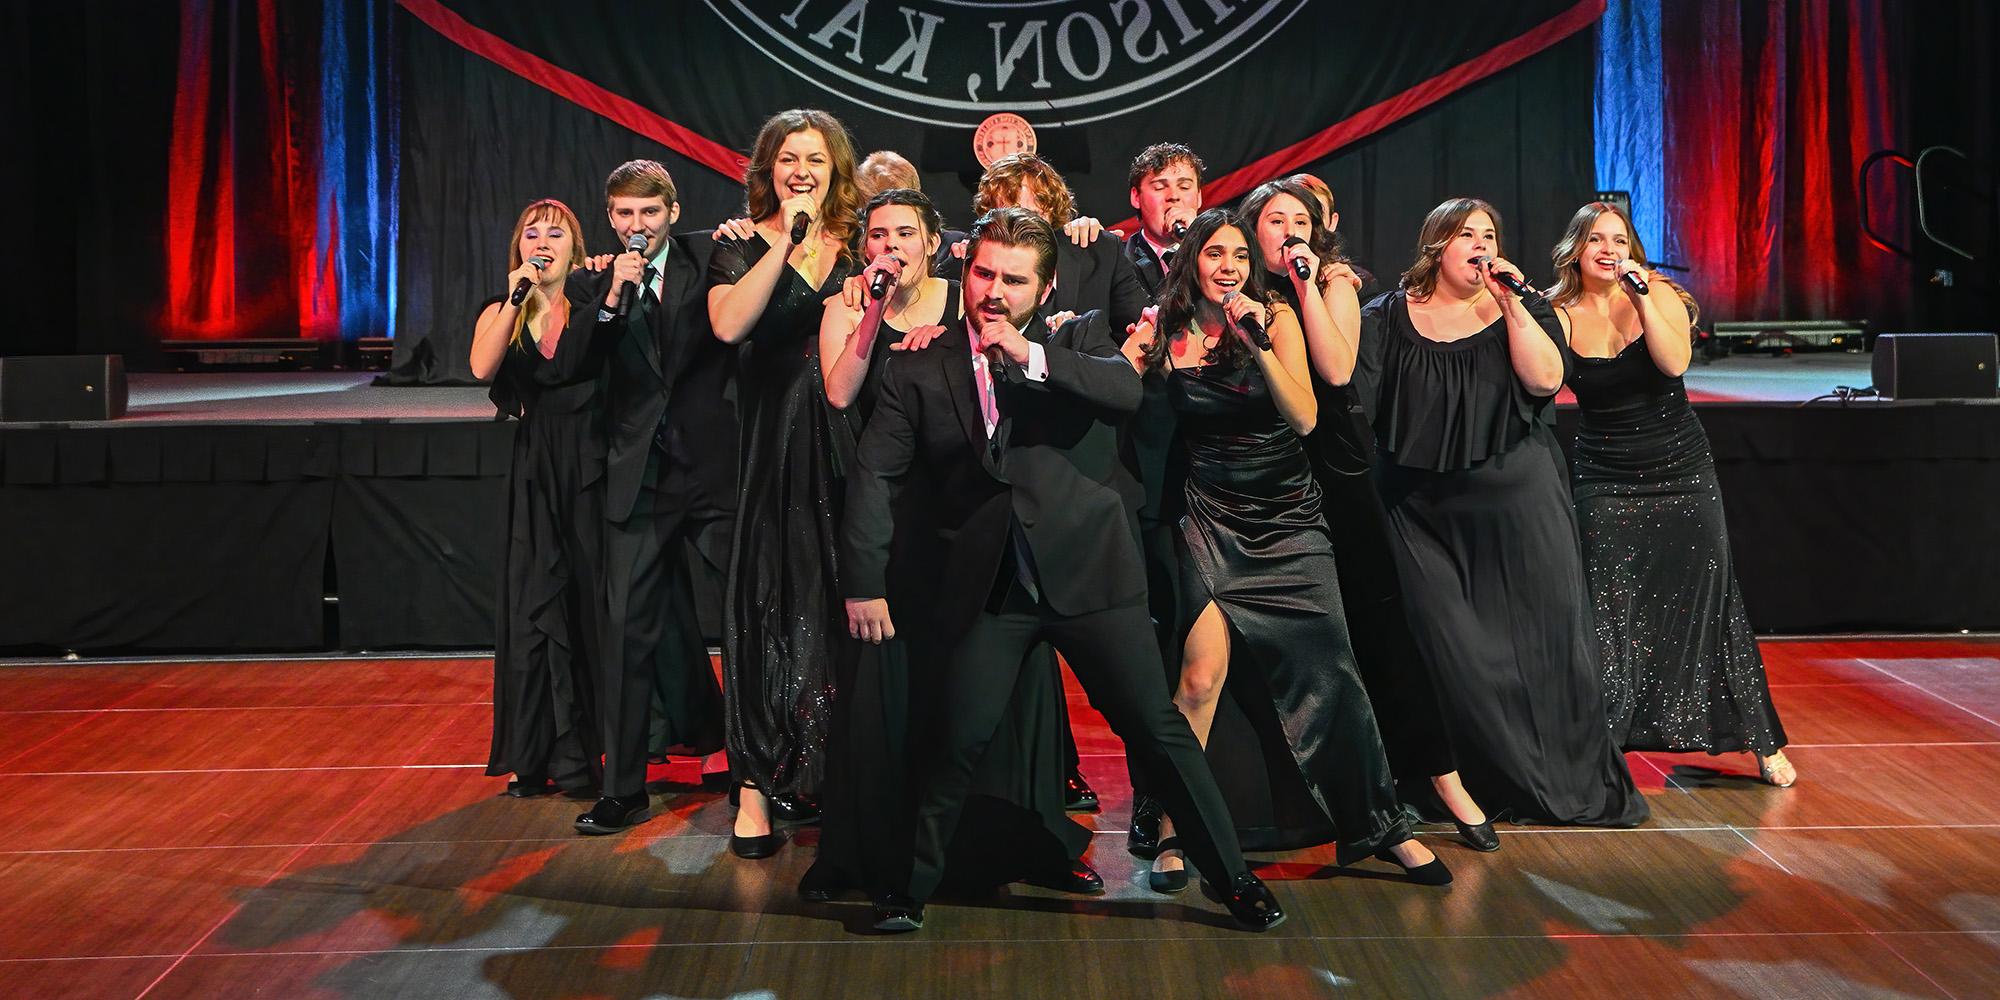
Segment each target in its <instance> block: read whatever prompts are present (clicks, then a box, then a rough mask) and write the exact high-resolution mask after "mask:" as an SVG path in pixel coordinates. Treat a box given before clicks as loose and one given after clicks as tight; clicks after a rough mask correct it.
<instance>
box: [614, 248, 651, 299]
mask: <svg viewBox="0 0 2000 1000" xmlns="http://www.w3.org/2000/svg"><path fill="white" fill-rule="evenodd" d="M649 242H651V241H650V240H648V239H647V238H646V234H645V232H644V231H641V232H636V233H633V234H632V235H630V236H627V237H625V252H626V253H645V252H646V244H647V243H649ZM638 297H639V283H638V282H636V281H635V282H631V283H629V284H627V285H626V286H625V288H624V290H622V291H620V292H619V293H618V310H617V313H618V317H619V318H620V319H623V318H624V317H625V316H626V315H627V314H629V313H631V311H632V301H633V300H634V299H637V298H638Z"/></svg>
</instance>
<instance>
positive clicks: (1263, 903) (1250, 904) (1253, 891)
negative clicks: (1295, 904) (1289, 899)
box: [1210, 871, 1285, 931]
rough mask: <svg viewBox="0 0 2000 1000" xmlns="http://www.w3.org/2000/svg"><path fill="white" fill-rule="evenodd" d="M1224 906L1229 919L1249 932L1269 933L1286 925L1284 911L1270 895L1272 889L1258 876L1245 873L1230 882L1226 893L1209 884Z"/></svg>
mask: <svg viewBox="0 0 2000 1000" xmlns="http://www.w3.org/2000/svg"><path fill="white" fill-rule="evenodd" d="M1210 888H1212V889H1214V890H1215V892H1216V894H1217V895H1218V896H1221V897H1222V905H1223V906H1226V907H1228V908H1229V915H1230V916H1231V917H1234V918H1235V919H1236V924H1237V926H1239V927H1241V928H1243V929H1244V930H1247V931H1268V930H1270V929H1271V928H1273V927H1276V926H1278V925H1279V924H1282V923H1284V922H1285V911H1284V910H1283V909H1282V908H1281V907H1279V906H1278V898H1277V897H1276V896H1273V895H1271V889H1270V887H1269V886H1266V885H1265V884H1264V880H1263V879H1260V878H1258V877H1257V873H1256V872H1249V871H1246V872H1242V873H1239V874H1238V875H1237V876H1236V877H1235V878H1234V879H1231V880H1230V882H1229V887H1228V888H1227V889H1224V888H1222V887H1220V886H1216V885H1214V884H1213V883H1210Z"/></svg>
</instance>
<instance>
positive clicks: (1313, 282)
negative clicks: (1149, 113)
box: [1242, 178, 1500, 851]
mask: <svg viewBox="0 0 2000 1000" xmlns="http://www.w3.org/2000/svg"><path fill="white" fill-rule="evenodd" d="M1323 204H1324V203H1323V202H1322V201H1321V199H1320V198H1319V197H1317V192H1315V191H1314V190H1313V189H1311V188H1309V187H1307V186H1305V185H1304V184H1302V183H1299V182H1297V181H1294V180H1291V179H1289V178H1287V179H1285V180H1281V181H1272V182H1270V183H1268V184H1264V185H1261V186H1259V187H1258V188H1256V189H1255V190H1253V191H1251V192H1250V194H1249V195H1248V196H1247V197H1245V198H1244V199H1243V207H1242V213H1243V218H1244V220H1245V221H1246V222H1248V223H1249V224H1250V225H1251V226H1252V227H1253V229H1254V230H1255V233H1256V242H1257V248H1258V250H1259V256H1260V258H1261V262H1262V264H1263V266H1264V277H1265V279H1266V280H1267V281H1269V282H1270V283H1271V284H1272V286H1273V287H1275V288H1276V289H1277V291H1278V292H1279V294H1280V295H1282V296H1284V298H1285V301H1286V302H1287V303H1289V304H1290V305H1291V306H1292V308H1293V309H1294V310H1297V311H1298V312H1299V313H1300V314H1301V316H1303V317H1305V318H1306V320H1307V322H1306V323H1305V324H1304V325H1305V327H1306V344H1307V348H1308V351H1309V353H1310V355H1311V359H1312V362H1313V365H1312V368H1313V375H1314V376H1315V378H1314V379H1313V390H1314V395H1315V397H1316V398H1317V399H1318V401H1319V424H1318V427H1317V428H1316V429H1315V430H1314V431H1313V433H1312V434H1311V436H1309V437H1308V438H1307V439H1306V453H1307V454H1308V455H1309V456H1310V457H1311V459H1312V464H1313V478H1314V479H1315V480H1316V481H1317V482H1318V483H1319V488H1320V493H1321V494H1322V495H1323V496H1324V497H1325V498H1326V504H1325V511H1326V523H1327V529H1328V531H1329V532H1330V533H1331V535H1332V538H1333V551H1334V556H1335V558H1336V559H1337V561H1338V563H1339V566H1340V596H1341V599H1342V606H1343V608H1344V610H1345V612H1346V615H1347V622H1348V628H1349V631H1350V632H1351V634H1352V638H1353V641H1354V656H1355V660H1356V662H1357V663H1358V664H1359V665H1360V670H1361V680H1362V682H1363V683H1364V684H1366V685H1367V688H1368V701H1369V703H1370V704H1371V705H1373V706H1374V708H1375V721H1376V723H1377V724H1378V725H1380V727H1381V730H1382V743H1383V745H1384V747H1385V748H1386V749H1387V750H1388V753H1389V767H1390V770H1391V771H1393V772H1394V773H1395V775H1396V778H1397V780H1398V781H1402V782H1424V783H1426V784H1427V785H1428V788H1427V789H1423V790H1418V789H1410V788H1406V789H1405V790H1404V795H1405V796H1406V797H1410V798H1421V799H1422V800H1426V804H1427V805H1428V806H1429V807H1430V808H1435V806H1434V805H1431V804H1429V803H1428V800H1430V799H1432V798H1435V799H1437V800H1438V802H1439V803H1441V804H1442V805H1443V806H1444V808H1445V811H1447V812H1448V813H1449V814H1450V815H1451V819H1452V822H1453V823H1455V824H1456V825H1457V826H1458V829H1459V835H1460V836H1461V837H1463V838H1464V840H1465V842H1466V843H1467V844H1469V845H1471V846H1472V847H1474V848H1476V849H1478V850H1482V851H1493V850H1498V849H1499V847H1500V838H1499V837H1497V836H1495V835H1494V833H1493V827H1492V824H1491V823H1489V822H1488V821H1487V818H1486V814H1485V812H1483V811H1482V810H1481V809H1480V808H1479V804H1478V803H1477V802H1475V801H1474V800H1473V798H1472V796H1471V795H1469V794H1467V793H1466V791H1465V786H1464V784H1463V783H1462V782H1461V781H1460V779H1459V775H1458V761H1457V758H1456V756H1455V755H1454V754H1453V752H1452V744H1451V734H1450V731H1449V730H1448V729H1447V728H1446V726H1445V725H1444V716H1443V710H1442V709H1441V708H1440V707H1439V705H1438V696H1437V686H1436V681H1435V679H1434V677H1433V673H1434V671H1433V669H1432V667H1431V665H1430V663H1429V662H1427V661H1426V660H1425V659H1424V657H1423V653H1422V651H1421V650H1420V649H1419V648H1418V646H1417V640H1416V637H1415V636H1414V635H1412V634H1411V631H1410V623H1409V619H1408V616H1407V615H1406V614H1405V612H1404V608H1403V596H1402V584H1401V582H1400V581H1399V580H1398V578H1397V575H1396V557H1395V553H1394V552H1393V551H1391V549H1390V546H1389V520H1388V512H1387V511H1386V510H1384V509H1383V506H1382V496H1381V493H1380V492H1379V491H1377V490H1376V488H1375V476H1374V465H1375V445H1374V440H1373V436H1372V435H1371V434H1370V432H1369V429H1368V420H1367V417H1366V415H1365V414H1364V413H1363V412H1362V409H1361V405H1360V401H1359V400H1358V399H1357V398H1356V396H1355V394H1354V389H1353V386H1352V385H1351V384H1344V383H1336V382H1335V381H1334V379H1335V377H1336V376H1339V375H1341V374H1343V373H1345V372H1351V371H1352V368H1353V357H1354V350H1355V348H1354V341H1353V338H1354V337H1355V336H1357V334H1358V331H1359V328H1360V319H1361V303H1360V300H1359V299H1357V298H1356V297H1355V288H1356V286H1357V285H1358V283H1359V278H1358V276H1357V274H1356V272H1355V270H1354V268H1353V266H1352V265H1351V264H1350V263H1349V262H1348V261H1347V259H1346V256H1345V255H1344V254H1342V253H1341V250H1340V244H1339V241H1338V240H1337V239H1335V237H1334V234H1333V232H1332V231H1331V230H1330V229H1328V228H1327V224H1326V220H1325V216H1324V215H1323V214H1322V206H1323ZM1315 319H1317V321H1318V322H1319V324H1320V325H1319V327H1318V329H1317V330H1315V329H1314V326H1313V320H1315ZM1315 334H1317V336H1315Z"/></svg>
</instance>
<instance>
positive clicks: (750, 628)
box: [708, 110, 861, 858]
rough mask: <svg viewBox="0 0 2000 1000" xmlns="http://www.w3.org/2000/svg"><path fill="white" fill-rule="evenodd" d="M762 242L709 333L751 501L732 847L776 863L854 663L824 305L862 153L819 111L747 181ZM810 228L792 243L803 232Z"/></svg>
mask: <svg viewBox="0 0 2000 1000" xmlns="http://www.w3.org/2000/svg"><path fill="white" fill-rule="evenodd" d="M744 186H745V188H746V197H747V199H748V202H749V207H750V215H751V217H752V218H754V219H755V220H756V228H757V234H756V235H755V236H753V237H750V238H749V239H735V238H728V239H719V240H717V241H716V244H715V255H714V257H713V258H712V259H711V260H710V262H709V269H708V280H709V284H710V288H709V293H708V314H709V320H710V322H711V323H712V324H713V326H714V329H715V335H716V336H717V337H719V338H721V339H722V341H723V342H724V343H730V344H738V343H740V344H743V345H744V347H743V353H742V355H741V356H740V358H739V365H740V367H739V374H738V382H737V387H738V392H739V393H740V399H739V400H738V404H737V405H738V407H739V411H740V412H741V414H742V418H743V460H742V465H741V477H740V479H741V484H740V487H739V488H740V489H741V491H742V492H741V495H740V497H739V498H738V501H737V507H736V527H735V536H734V538H733V540H732V541H731V544H730V557H729V582H728V585H727V588H726V590H725V593H724V598H723V647H722V670H723V682H724V683H723V699H724V702H725V707H726V711H727V715H728V725H727V733H728V738H729V766H730V771H731V775H732V777H733V778H734V779H735V782H736V784H737V785H738V786H739V793H740V803H739V807H738V809H737V813H736V825H735V830H734V836H732V837H731V839H730V848H731V849H732V850H734V851H735V852H736V853H737V854H738V855H739V856H741V857H758V858H760V857H767V856H769V855H770V854H772V853H773V852H775V851H776V850H777V848H778V843H779V841H778V837H777V835H776V834H774V833H773V832H772V814H773V813H775V814H776V815H777V816H778V818H781V819H783V818H794V819H806V818H810V817H813V816H816V815H817V810H818V807H817V806H816V805H815V804H813V798H814V797H815V796H816V795H818V793H819V784H820V781H821V779H822V778H823V777H824V766H825V755H826V741H827V733H828V729H829V727H830V725H831V723H832V703H833V699H834V695H835V690H834V688H835V678H837V677H840V676H842V675H843V674H844V673H845V672H846V664H847V663H848V662H849V661H851V659H852V657H853V656H854V654H855V652H856V649H855V644H854V642H853V640H851V639H849V638H848V636H847V619H846V612H845V610H844V608H843V606H842V604H841V600H840V594H841V589H840V585H839V582H838V576H837V574H838V568H837V567H836V565H835V551H836V549H837V547H838V546H837V542H838V534H839V526H840V498H841V490H840V485H839V482H838V479H839V472H838V469H837V468H836V457H835V456H836V453H838V452H840V451H843V450H851V449H852V447H853V440H852V435H853V432H852V429H851V428H850V427H849V426H848V424H847V423H846V421H844V420H842V419H840V418H839V417H838V416H837V415H836V414H835V413H834V412H833V410H832V409H831V407H829V406H828V405H827V401H826V393H825V391H824V389H823V388H822V386H821V382H820V367H819V324H820V316H821V313H822V301H823V300H824V299H825V297H826V296H827V294H829V293H832V292H836V291H838V289H839V288H840V283H841V282H842V281H845V280H846V279H847V277H848V276H849V275H851V274H853V273H854V271H855V269H856V264H855V261H854V257H853V252H852V251H851V250H850V249H849V242H850V241H851V239H852V238H853V236H854V234H855V231H856V229H857V228H858V223H857V221H856V212H857V210H858V209H859V208H860V207H861V199H860V194H859V192H858V191H856V189H855V187H854V147H853V143H852V142H851V141H850V140H849V138H848V136H847V130H846V129H845V128H844V127H843V126H842V125H841V124H840V122H839V121H838V120H836V119H835V118H834V117H833V116H832V115H829V114H827V113H826V112H823V111H810V110H793V111H782V112H779V113H778V114H776V115H773V116H772V117H771V119H770V120H769V121H767V122H765V123H764V127H763V130H762V131H760V132H759V133H758V135H757V143H756V145H755V147H754V148H753V150H752V152H751V156H750V164H749V166H748V168H747V169H746V172H745V176H744ZM800 215H803V216H805V217H806V219H807V220H808V223H809V224H808V226H807V227H806V231H805V234H804V238H803V239H802V240H799V241H796V242H795V241H794V240H793V239H792V238H791V230H792V227H793V222H794V220H795V219H796V218H797V217H798V216H800Z"/></svg>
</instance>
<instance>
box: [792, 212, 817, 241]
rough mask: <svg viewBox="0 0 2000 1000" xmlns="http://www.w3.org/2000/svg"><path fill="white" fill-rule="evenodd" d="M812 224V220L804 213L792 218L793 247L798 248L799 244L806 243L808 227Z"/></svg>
mask: <svg viewBox="0 0 2000 1000" xmlns="http://www.w3.org/2000/svg"><path fill="white" fill-rule="evenodd" d="M811 224H812V220H811V219H809V218H807V217H806V213H804V212H800V213H799V214H797V215H794V216H792V245H793V246H798V245H799V244H801V243H804V242H805V241H806V226H808V225H811Z"/></svg>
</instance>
